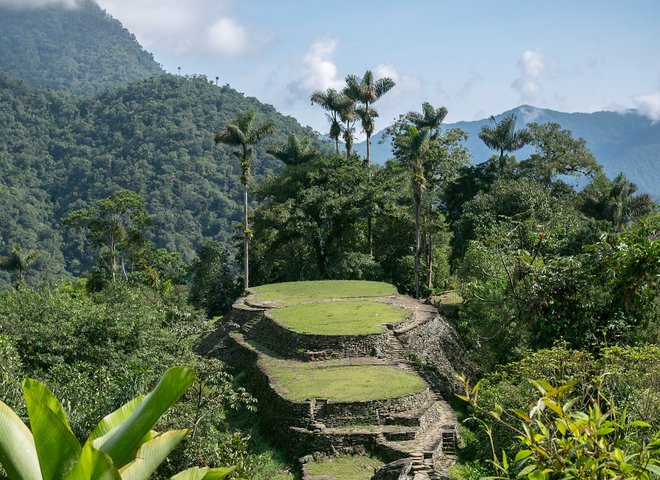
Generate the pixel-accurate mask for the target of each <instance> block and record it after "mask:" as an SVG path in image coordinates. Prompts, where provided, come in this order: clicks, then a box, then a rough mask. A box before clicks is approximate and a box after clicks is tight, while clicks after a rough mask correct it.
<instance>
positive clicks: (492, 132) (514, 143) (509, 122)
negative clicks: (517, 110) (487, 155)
mask: <svg viewBox="0 0 660 480" xmlns="http://www.w3.org/2000/svg"><path fill="white" fill-rule="evenodd" d="M490 119H491V120H492V121H493V122H494V123H495V126H494V127H489V126H488V125H484V126H483V127H481V131H480V132H479V138H480V139H481V140H482V141H483V142H484V143H485V144H486V146H487V147H488V148H491V149H493V150H499V152H500V157H499V168H500V171H501V170H503V169H504V165H505V163H506V155H505V152H514V151H516V150H520V149H521V148H522V147H524V146H525V145H527V144H529V143H530V142H531V141H532V134H531V132H530V131H529V130H528V129H526V128H523V129H520V130H516V120H517V118H516V115H515V114H513V113H511V114H509V115H507V116H505V117H504V118H503V119H502V120H500V121H499V122H498V121H497V120H495V117H493V116H491V117H490Z"/></svg>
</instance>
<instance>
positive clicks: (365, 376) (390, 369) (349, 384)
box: [260, 357, 426, 402]
mask: <svg viewBox="0 0 660 480" xmlns="http://www.w3.org/2000/svg"><path fill="white" fill-rule="evenodd" d="M260 364H261V365H262V366H263V367H264V369H265V370H266V372H267V374H268V376H269V377H270V378H271V381H273V383H274V387H275V389H276V390H277V391H278V393H279V394H280V395H282V396H283V397H284V398H286V399H288V400H291V401H294V402H302V401H304V400H306V399H310V398H327V399H329V400H333V401H336V402H363V401H364V402H366V401H370V400H382V399H387V398H398V397H403V396H405V395H410V394H413V393H417V392H421V391H422V390H424V389H426V383H425V382H424V380H422V379H421V377H420V376H419V375H417V374H416V373H414V372H410V371H406V370H402V369H399V368H397V367H395V366H390V365H374V364H366V365H342V364H341V363H340V362H333V361H327V362H296V361H290V360H282V359H276V358H272V357H262V359H261V360H260Z"/></svg>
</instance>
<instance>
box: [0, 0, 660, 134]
mask: <svg viewBox="0 0 660 480" xmlns="http://www.w3.org/2000/svg"><path fill="white" fill-rule="evenodd" d="M53 1H55V2H64V3H68V4H75V3H76V2H77V1H78V0H20V3H22V4H26V2H27V3H34V4H43V3H50V2H53ZM96 1H97V3H98V4H99V5H101V6H102V7H103V8H105V9H106V10H107V11H108V12H109V13H110V14H111V15H113V16H114V17H115V18H117V19H119V20H120V21H121V22H122V23H123V24H124V25H125V26H126V27H127V28H128V29H129V30H131V31H132V32H133V33H134V34H135V35H136V37H137V38H138V40H139V41H140V42H141V43H142V44H143V46H144V47H145V48H146V49H147V50H149V51H151V52H152V53H153V54H154V57H155V59H156V60H157V61H158V62H160V63H161V64H162V65H163V66H164V68H165V69H166V70H168V71H170V72H174V73H176V72H177V67H179V66H180V67H181V72H182V73H184V74H195V73H198V74H206V75H207V76H208V77H209V78H211V79H215V76H216V75H217V76H218V77H219V78H220V80H219V82H220V84H224V83H229V84H230V85H231V86H232V87H234V88H236V89H237V90H239V91H241V92H245V93H246V94H249V95H253V96H256V97H258V98H259V99H261V100H262V101H265V102H268V103H271V104H273V105H275V106H276V107H277V108H278V109H279V110H280V111H282V112H283V113H286V114H290V115H293V116H295V117H296V118H298V119H299V120H300V121H301V122H302V123H305V124H309V125H311V126H312V127H314V128H316V129H317V130H320V131H324V130H325V129H326V128H327V127H326V125H327V124H326V121H325V118H324V116H323V113H322V112H321V110H320V109H319V108H318V107H313V106H311V105H310V102H309V95H310V93H311V92H312V91H313V90H314V89H319V88H320V89H325V88H328V87H331V86H335V87H337V86H340V85H341V84H342V80H343V78H344V77H345V76H346V75H347V74H349V73H354V74H362V73H364V71H365V70H366V69H372V70H373V71H374V72H375V73H376V76H380V75H388V76H391V77H393V78H394V80H395V81H396V82H397V86H396V87H395V89H393V90H392V91H391V92H390V93H388V94H387V95H386V96H385V97H383V98H382V99H381V100H380V101H379V102H378V103H377V104H376V108H377V109H378V110H379V111H380V114H381V115H380V116H381V119H380V124H379V125H377V128H379V127H384V126H386V124H387V123H389V121H390V120H392V119H393V118H394V117H395V116H397V115H398V114H400V113H405V112H406V111H408V110H412V109H419V107H420V105H421V103H422V102H423V101H429V102H431V103H432V104H434V105H435V106H440V105H444V106H446V107H447V108H448V109H449V115H448V117H447V121H450V122H453V121H458V120H472V119H476V118H484V117H487V116H489V115H491V114H497V113H500V112H502V111H504V110H507V109H510V108H513V107H515V106H518V105H520V104H523V103H527V104H531V105H534V106H538V107H545V108H551V109H555V110H561V111H568V112H574V111H581V112H591V111H596V110H621V109H626V108H639V109H640V110H641V111H642V112H643V113H644V114H645V115H647V116H649V117H651V118H653V119H655V120H660V27H659V26H660V1H658V0H628V1H624V0H620V1H612V0H577V1H576V0H572V1H566V0H552V1H547V0H546V1H541V0H526V1H523V0H515V1H514V0H507V1H504V0H499V1H498V0H463V1H442V0H436V1H433V0H408V1H405V2H403V1H386V0H380V1H376V0H363V1H357V0H354V1H346V0H337V1H334V2H328V1H324V2H321V1H318V0H298V1H294V0H241V1H238V0H187V1H181V0H96ZM7 2H9V3H12V2H13V3H16V2H19V0H0V3H7Z"/></svg>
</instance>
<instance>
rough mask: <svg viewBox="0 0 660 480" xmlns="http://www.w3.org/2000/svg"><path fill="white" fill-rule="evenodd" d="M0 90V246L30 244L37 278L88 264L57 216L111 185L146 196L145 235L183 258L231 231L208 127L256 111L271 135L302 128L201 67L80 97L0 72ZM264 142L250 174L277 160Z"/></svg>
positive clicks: (232, 197) (220, 157)
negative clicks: (148, 219) (191, 73)
mask: <svg viewBox="0 0 660 480" xmlns="http://www.w3.org/2000/svg"><path fill="white" fill-rule="evenodd" d="M0 91H1V97H0V98H1V100H0V112H1V113H0V116H1V117H2V119H1V120H0V131H1V132H0V134H1V135H2V138H3V142H2V144H0V158H1V161H2V165H3V167H2V170H1V171H0V189H1V191H2V193H1V195H0V202H1V204H2V205H1V207H0V211H1V212H2V213H1V214H0V253H2V254H6V253H7V252H8V251H9V250H10V249H11V247H12V245H14V244H19V245H21V246H22V247H24V248H27V249H36V250H38V251H39V252H40V256H39V259H38V260H37V263H38V266H39V268H37V269H35V270H34V271H33V272H31V273H30V275H35V276H36V277H39V278H40V279H41V280H43V281H48V280H52V279H53V278H54V275H60V274H64V273H65V272H68V273H71V274H74V275H79V274H80V273H81V272H82V271H84V270H85V269H87V268H88V267H89V263H88V262H87V260H86V258H88V256H87V255H86V254H85V252H84V245H82V244H81V242H80V240H79V237H78V236H77V235H76V234H75V232H74V231H73V230H71V229H67V228H64V227H63V225H62V222H61V219H62V218H63V217H64V216H66V215H67V214H69V213H71V212H72V211H74V210H76V209H79V208H82V207H86V206H91V205H92V204H93V202H94V201H96V200H99V199H101V198H104V197H107V196H109V195H110V194H112V193H113V192H114V191H115V190H117V189H119V188H125V189H130V190H133V191H136V192H139V193H142V194H143V195H145V198H146V199H147V203H148V207H149V212H150V213H151V215H152V216H153V223H154V228H153V230H152V231H151V232H150V235H152V237H151V238H153V239H154V241H155V243H156V244H157V245H158V246H160V247H166V248H168V249H170V250H176V251H178V252H180V253H181V254H182V255H183V257H184V259H186V261H191V260H192V259H193V257H194V253H195V250H196V249H197V248H198V247H199V246H200V245H201V243H202V240H203V239H204V238H215V239H218V240H221V241H229V240H230V238H231V236H232V233H233V230H232V229H233V227H232V224H233V222H235V221H237V220H239V218H240V206H239V205H240V204H239V202H240V200H239V199H240V178H239V176H240V166H239V162H238V160H237V159H236V158H235V157H234V156H233V154H232V153H231V147H229V146H227V147H224V146H222V145H220V146H215V145H214V142H213V133H214V130H217V129H219V128H221V127H222V126H223V125H224V124H226V123H227V122H228V120H229V119H230V118H232V117H233V116H235V115H237V114H238V113H239V112H242V111H247V110H250V109H254V110H255V111H257V112H258V114H259V116H260V117H263V119H264V120H268V121H270V122H272V123H273V124H274V125H275V134H274V135H273V140H274V141H275V140H279V141H283V139H285V138H286V132H295V133H298V134H310V133H311V131H309V130H305V129H303V128H302V127H301V126H300V125H299V124H298V123H297V122H296V120H294V119H293V118H291V117H284V116H282V115H280V114H279V113H277V112H276V111H275V109H274V108H273V107H271V106H268V105H264V104H261V103H260V102H259V101H258V100H256V99H254V98H250V97H245V96H244V95H242V94H240V93H239V92H237V91H235V90H233V89H231V88H229V87H228V86H224V87H217V86H215V85H213V84H211V83H210V82H209V81H207V80H206V78H204V77H191V78H186V77H178V76H172V75H161V76H158V77H153V78H150V79H147V80H143V81H140V82H137V83H133V84H131V85H130V86H128V87H123V88H117V89H112V90H109V91H107V92H106V93H104V94H101V95H98V96H96V97H88V98H83V97H74V96H70V95H67V94H64V93H57V92H52V91H44V90H34V89H32V88H30V87H28V86H26V85H25V84H23V83H21V82H20V81H17V80H13V79H10V78H8V77H0ZM265 148H266V147H265V146H263V145H261V146H257V155H256V157H255V161H254V165H253V171H254V176H255V179H256V180H257V181H258V180H261V179H263V178H265V177H266V176H267V175H269V174H270V173H272V172H273V171H275V170H277V169H279V168H281V163H280V162H279V161H278V160H277V159H276V158H274V157H272V156H269V155H266V154H265ZM85 262H87V263H85ZM35 280H37V279H36V278H35ZM0 281H2V282H6V281H7V276H6V275H3V276H2V277H0Z"/></svg>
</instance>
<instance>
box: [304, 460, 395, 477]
mask: <svg viewBox="0 0 660 480" xmlns="http://www.w3.org/2000/svg"><path fill="white" fill-rule="evenodd" d="M383 465H384V463H383V462H382V461H380V460H378V459H376V458H373V457H368V456H366V455H351V456H338V457H326V458H323V459H321V460H318V461H313V462H310V463H308V464H307V472H308V473H309V474H310V475H329V477H328V478H332V479H333V480H369V479H370V478H371V477H372V476H373V474H374V472H375V471H376V470H378V469H380V468H381V467H382V466H383ZM330 475H332V476H331V477H330Z"/></svg>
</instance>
